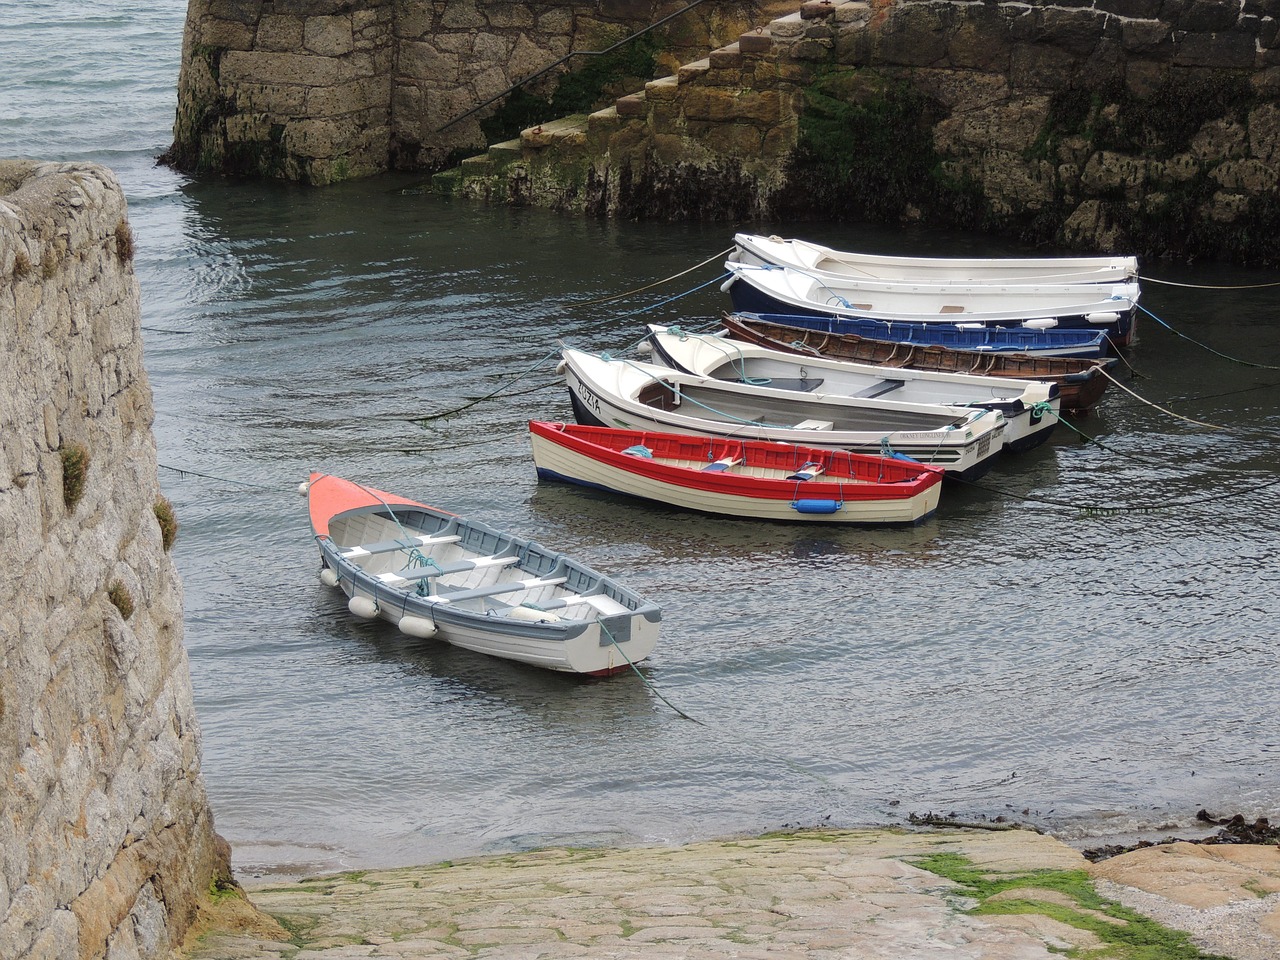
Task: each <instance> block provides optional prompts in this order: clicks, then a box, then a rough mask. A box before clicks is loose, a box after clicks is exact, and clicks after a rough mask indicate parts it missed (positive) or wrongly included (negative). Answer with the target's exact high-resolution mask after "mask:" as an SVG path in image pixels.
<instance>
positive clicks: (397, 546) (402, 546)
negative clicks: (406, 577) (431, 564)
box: [338, 534, 462, 560]
mask: <svg viewBox="0 0 1280 960" xmlns="http://www.w3.org/2000/svg"><path fill="white" fill-rule="evenodd" d="M461 539H462V538H461V537H460V536H458V535H457V534H447V535H445V536H438V537H431V536H424V537H408V538H401V539H399V540H384V541H382V542H381V543H370V544H362V545H361V546H358V547H347V548H346V549H345V550H339V551H338V552H339V553H340V554H342V556H343V557H344V558H345V559H347V560H356V559H359V558H362V557H371V556H373V555H374V554H375V553H391V552H392V551H393V550H414V549H416V548H418V547H434V546H436V545H437V544H441V543H457V542H458V541H459V540H461Z"/></svg>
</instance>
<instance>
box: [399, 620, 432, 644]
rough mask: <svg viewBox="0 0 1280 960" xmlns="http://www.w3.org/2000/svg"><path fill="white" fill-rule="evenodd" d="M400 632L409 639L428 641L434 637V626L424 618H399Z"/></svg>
mask: <svg viewBox="0 0 1280 960" xmlns="http://www.w3.org/2000/svg"><path fill="white" fill-rule="evenodd" d="M400 632H401V633H404V634H407V635H409V636H411V637H421V638H422V639H423V640H430V639H431V638H432V637H434V636H435V635H436V625H435V623H434V622H432V621H431V620H428V619H427V618H426V617H401V618H400Z"/></svg>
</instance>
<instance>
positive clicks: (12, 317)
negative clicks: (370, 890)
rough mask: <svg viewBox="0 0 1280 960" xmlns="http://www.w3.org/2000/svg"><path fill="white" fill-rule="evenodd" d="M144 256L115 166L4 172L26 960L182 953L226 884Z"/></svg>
mask: <svg viewBox="0 0 1280 960" xmlns="http://www.w3.org/2000/svg"><path fill="white" fill-rule="evenodd" d="M132 257H133V237H132V235H131V233H130V229H129V223H128V218H127V212H126V207H125V200H124V196H123V194H122V192H121V189H120V185H119V183H118V182H117V181H116V179H115V178H114V176H113V175H112V174H111V173H110V172H109V171H107V170H105V169H103V168H101V167H98V166H95V165H91V164H54V163H40V162H36V161H0V347H2V349H0V423H2V424H3V430H2V431H0V543H3V544H4V548H5V576H4V577H3V579H0V653H2V658H0V957H5V958H14V960H17V958H22V957H33V958H35V957H39V958H78V960H91V958H99V957H103V958H110V960H135V958H139V960H141V958H153V957H164V956H167V955H168V953H169V951H170V950H171V948H173V947H175V946H177V945H178V944H179V943H180V942H181V940H182V938H183V936H184V934H185V933H186V932H187V931H188V928H189V927H190V925H191V924H192V922H193V919H194V918H195V916H196V912H197V907H198V905H199V903H200V901H201V898H202V897H204V898H207V897H208V896H209V895H210V892H211V890H212V889H213V888H215V887H217V886H219V885H225V884H229V883H230V875H229V849H228V848H227V847H226V845H225V843H223V842H222V841H221V840H220V839H219V838H218V837H217V836H216V834H215V833H214V830H213V820H212V815H211V813H210V810H209V806H208V803H207V801H206V797H205V791H204V787H203V784H202V782H201V778H200V740H199V731H198V728H197V725H196V719H195V713H194V709H193V706H192V693H191V681H190V676H189V673H188V666H187V658H186V653H185V651H184V649H183V645H182V592H181V587H180V584H179V581H178V578H177V575H176V573H175V571H174V567H173V564H172V563H171V562H170V559H169V555H168V553H167V552H166V546H167V544H166V542H165V534H164V533H163V532H162V526H161V522H160V521H161V517H162V516H163V515H164V508H165V507H166V506H167V502H166V501H164V500H163V498H162V497H161V495H160V491H159V486H158V483H157V479H156V454H155V443H154V438H153V436H152V433H151V423H152V419H153V410H152V401H151V392H150V388H149V386H148V383H147V378H146V375H145V373H144V370H143V361H142V343H141V335H140V330H139V322H140V307H139V293H138V285H137V281H136V279H135V277H134V272H133V267H132V262H131V261H132ZM169 542H171V540H170V541H169Z"/></svg>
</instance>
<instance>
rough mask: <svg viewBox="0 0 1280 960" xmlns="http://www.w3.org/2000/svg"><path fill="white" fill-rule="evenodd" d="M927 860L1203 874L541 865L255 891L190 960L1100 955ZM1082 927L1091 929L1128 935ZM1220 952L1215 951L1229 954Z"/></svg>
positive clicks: (1051, 907)
mask: <svg viewBox="0 0 1280 960" xmlns="http://www.w3.org/2000/svg"><path fill="white" fill-rule="evenodd" d="M1177 846H1183V847H1191V848H1192V850H1199V849H1200V848H1196V847H1192V845H1190V844H1181V845H1177ZM1256 849H1260V850H1270V851H1272V852H1273V853H1274V851H1275V849H1276V848H1256ZM1140 852H1142V851H1140ZM940 853H946V854H956V855H959V856H961V857H964V858H965V860H966V861H967V862H968V864H969V865H970V866H971V867H972V868H974V870H975V871H976V873H975V875H977V876H982V877H984V878H989V879H991V878H994V879H999V880H1002V881H1003V880H1004V879H1005V878H1007V877H1014V878H1015V880H1016V879H1017V878H1019V877H1022V876H1023V875H1026V874H1033V873H1034V872H1035V871H1073V872H1074V873H1073V876H1076V877H1079V878H1081V879H1082V881H1083V878H1084V875H1085V873H1086V872H1087V871H1093V870H1095V869H1096V870H1097V873H1096V875H1097V876H1099V877H1102V878H1103V881H1102V882H1103V883H1105V884H1108V885H1109V888H1113V889H1114V891H1115V892H1116V893H1124V894H1129V895H1133V896H1137V895H1139V894H1143V893H1144V891H1142V890H1140V889H1138V887H1139V885H1140V884H1141V883H1142V882H1143V880H1144V878H1149V877H1151V876H1153V875H1163V876H1165V877H1174V876H1179V875H1180V874H1179V872H1178V870H1176V869H1174V864H1181V865H1183V867H1184V868H1185V869H1186V870H1195V869H1198V868H1200V867H1202V866H1203V864H1204V863H1205V862H1206V861H1205V858H1203V857H1201V856H1199V855H1194V856H1193V855H1188V854H1185V853H1181V855H1180V852H1179V851H1174V852H1172V853H1170V854H1165V856H1166V857H1167V858H1169V859H1168V862H1167V864H1165V866H1166V867H1168V869H1167V870H1165V871H1156V872H1154V873H1153V871H1152V870H1150V869H1149V868H1145V867H1142V866H1139V867H1137V868H1135V870H1134V871H1133V872H1131V873H1127V872H1125V871H1124V870H1123V869H1122V863H1123V861H1124V860H1125V857H1118V858H1114V859H1113V860H1111V861H1106V863H1108V864H1111V866H1110V867H1108V868H1106V869H1105V870H1104V869H1102V868H1101V867H1099V868H1095V867H1093V866H1092V865H1091V864H1089V863H1088V861H1087V860H1085V858H1084V857H1083V856H1082V855H1081V854H1080V853H1079V852H1077V851H1076V850H1074V849H1072V848H1070V847H1068V846H1067V845H1065V844H1063V843H1061V842H1059V841H1057V840H1054V839H1053V838H1051V837H1046V836H1041V835H1038V834H1035V833H1033V832H1030V831H1024V830H1010V831H1001V832H988V831H980V830H973V831H966V830H947V831H929V832H908V831H899V830H888V829H881V830H860V831H838V832H831V831H823V832H800V833H795V834H787V835H781V836H770V837H760V838H751V839H736V840H723V841H715V842H705V843H696V844H690V845H688V846H682V847H674V848H673V847H643V848H633V849H586V850H560V849H556V850H541V851H534V852H531V853H524V854H517V855H511V856H502V857H482V858H474V859H468V860H461V861H455V862H451V863H442V864H434V865H431V866H425V867H416V868H405V869H398V870H376V871H357V872H352V873H347V874H341V875H336V876H329V877H321V878H315V879H309V880H302V881H296V882H287V883H279V882H277V883H271V884H267V885H258V886H251V887H249V888H248V889H247V892H248V894H249V896H250V898H251V899H252V901H253V903H254V904H256V906H257V907H258V908H260V909H261V910H262V911H265V913H266V914H267V915H269V919H263V918H261V917H260V916H258V917H256V918H253V919H250V917H251V914H250V913H249V912H247V909H246V907H245V906H244V905H243V901H237V902H236V903H237V904H240V906H238V907H237V906H236V905H234V904H233V905H230V906H231V908H232V910H233V911H234V910H236V909H239V910H240V912H239V913H238V914H237V913H234V912H233V913H231V914H228V915H225V916H223V917H222V918H220V919H219V918H217V917H215V918H214V921H213V923H212V925H210V926H207V927H206V929H205V930H204V932H203V934H202V936H201V938H200V939H199V941H198V942H196V943H194V944H193V945H192V946H191V947H190V948H189V950H188V952H187V956H188V957H190V958H191V960H249V958H276V957H278V958H281V960H347V958H356V957H359V958H383V957H388V958H392V957H393V958H400V960H420V958H428V957H430V958H454V957H457V958H470V957H475V958H482V960H552V958H577V957H583V958H592V960H640V958H643V960H667V958H682V960H720V958H739V960H742V958H746V960H754V958H761V960H763V958H768V960H789V958H796V960H800V958H806V960H835V958H842V960H843V958H850V957H857V958H859V960H862V958H905V957H910V958H912V960H942V958H947V960H1050V958H1052V957H1059V956H1061V955H1062V953H1063V952H1064V951H1071V950H1076V951H1081V952H1087V951H1090V950H1098V949H1100V948H1101V947H1103V946H1104V944H1103V943H1102V941H1101V940H1099V938H1098V935H1097V934H1096V933H1094V932H1093V931H1091V930H1089V929H1084V928H1083V927H1081V926H1076V925H1073V924H1072V922H1070V917H1071V915H1070V913H1069V909H1070V908H1075V907H1077V906H1078V904H1076V902H1075V901H1074V900H1072V898H1071V897H1070V896H1068V895H1067V894H1063V893H1060V892H1058V891H1056V890H1053V889H1046V888H1041V887H1037V886H1035V885H1034V884H1032V885H1030V886H1028V887H1026V888H1023V887H1020V886H1016V885H1015V889H1012V890H1003V891H1002V892H1001V893H999V894H997V895H995V896H993V897H989V898H988V904H991V903H999V902H1000V901H1002V900H1013V901H1015V902H1014V903H1013V904H1009V905H1007V907H1008V909H1010V911H1011V912H1009V913H988V912H985V909H984V912H983V913H982V914H980V915H978V914H973V913H970V912H968V911H969V910H970V908H972V907H974V906H975V905H976V904H977V902H978V901H977V900H975V899H973V891H972V890H971V889H969V888H966V887H962V886H961V885H960V884H958V883H957V882H954V881H952V880H949V879H946V878H945V877H943V876H940V875H939V874H937V873H933V872H930V871H928V870H925V869H923V868H922V866H920V865H919V864H920V863H922V861H923V859H924V858H926V857H931V856H933V855H936V854H940ZM1126 856H1128V855H1126ZM1220 859H1221V858H1220ZM1192 861H1194V862H1192ZM1275 861H1276V863H1275V864H1274V866H1275V867H1276V868H1277V869H1275V870H1274V871H1273V872H1272V873H1271V874H1267V873H1266V869H1265V868H1266V867H1267V866H1271V865H1272V864H1271V862H1270V861H1267V860H1266V859H1265V857H1264V858H1263V859H1262V860H1260V861H1259V862H1260V863H1261V864H1262V865H1263V866H1262V869H1261V870H1259V868H1258V867H1257V866H1256V865H1248V866H1243V865H1242V862H1241V859H1240V858H1239V857H1237V858H1236V859H1233V860H1226V859H1221V862H1223V863H1227V864H1229V865H1230V866H1231V867H1232V868H1233V869H1235V870H1253V871H1254V872H1255V874H1256V875H1251V876H1250V877H1244V876H1243V875H1233V880H1232V884H1233V886H1231V888H1230V893H1229V894H1228V895H1227V899H1228V900H1229V901H1230V902H1239V901H1240V899H1241V898H1244V897H1247V898H1248V899H1249V900H1251V901H1262V900H1264V899H1266V898H1267V897H1269V896H1271V894H1269V893H1268V892H1267V890H1268V889H1269V887H1268V884H1269V883H1271V882H1272V881H1274V882H1275V883H1276V884H1277V885H1280V854H1277V855H1275ZM1214 862H1218V861H1214ZM1268 876H1269V877H1270V880H1268V879H1266V878H1267V877H1268ZM1111 878H1115V879H1111ZM1211 882H1213V883H1218V882H1219V881H1211ZM1145 895H1146V896H1147V897H1148V898H1150V899H1148V900H1147V901H1146V903H1145V908H1140V912H1142V913H1144V914H1146V915H1147V916H1152V917H1154V918H1155V919H1158V920H1160V919H1161V917H1160V916H1157V914H1159V913H1161V912H1162V911H1163V912H1164V913H1165V914H1166V915H1167V916H1169V917H1172V918H1173V919H1174V920H1181V921H1182V922H1183V924H1184V927H1183V929H1188V930H1190V929H1191V928H1193V927H1195V926H1196V924H1195V922H1194V921H1195V920H1196V916H1194V915H1195V914H1196V911H1197V909H1198V908H1196V907H1194V906H1189V905H1185V904H1175V903H1174V902H1173V901H1172V900H1170V899H1167V898H1166V897H1165V896H1163V895H1162V894H1160V893H1158V892H1157V893H1145ZM1108 896H1113V894H1108ZM1276 896H1277V897H1280V894H1277V895H1276ZM1221 899H1222V898H1221V897H1220V898H1219V899H1218V900H1217V901H1215V904H1216V906H1215V909H1220V908H1221V906H1222V904H1221V903H1220V902H1219V901H1220V900H1221ZM1028 904H1031V906H1030V907H1028ZM1037 904H1038V905H1039V911H1038V910H1037V909H1036V905H1037ZM997 909H1000V908H999V907H998V908H997ZM1063 910H1067V911H1068V913H1067V914H1065V915H1064V914H1063V913H1062V911H1063ZM1179 910H1185V911H1190V914H1185V913H1184V914H1179V913H1178V911H1179ZM1055 911H1057V912H1056V913H1055ZM1094 913H1095V914H1097V916H1098V917H1099V918H1101V920H1100V922H1101V921H1105V922H1106V923H1121V922H1123V921H1117V920H1115V919H1114V918H1111V917H1103V916H1102V915H1101V914H1100V913H1098V912H1097V911H1094ZM1049 914H1054V915H1052V916H1051V915H1049ZM1268 915H1269V914H1267V912H1266V911H1259V910H1256V909H1255V910H1254V911H1253V912H1252V913H1250V914H1248V915H1247V916H1245V915H1244V914H1241V915H1240V916H1241V924H1242V925H1240V926H1239V929H1238V931H1237V938H1236V939H1237V940H1238V942H1239V943H1240V944H1244V945H1245V947H1247V946H1248V945H1249V944H1250V943H1253V944H1262V946H1263V947H1267V948H1268V949H1272V951H1273V952H1272V953H1256V954H1255V953H1247V952H1238V953H1230V952H1225V951H1223V952H1222V955H1224V956H1230V957H1236V958H1238V960H1260V958H1261V960H1275V958H1276V957H1280V941H1276V940H1270V937H1269V934H1268V933H1267V932H1266V930H1265V929H1264V927H1263V925H1262V920H1263V919H1264V918H1265V917H1266V916H1268ZM1064 916H1065V917H1066V919H1064ZM277 922H278V926H277V925H276V924H277ZM1161 922H1166V923H1168V922H1169V921H1167V920H1161ZM1171 925H1173V926H1175V927H1176V926H1177V924H1176V923H1173V924H1171ZM1221 925H1222V918H1218V919H1217V921H1216V926H1219V927H1220V926H1221ZM1201 932H1203V931H1201ZM1219 939H1220V943H1219V944H1218V946H1217V949H1219V950H1221V949H1222V947H1223V946H1224V945H1225V946H1226V947H1227V948H1232V943H1229V942H1227V941H1226V940H1222V939H1221V938H1219ZM1268 943H1269V945H1268ZM1241 949H1242V950H1243V949H1244V947H1241ZM1116 956H1128V954H1116ZM1152 956H1155V954H1152Z"/></svg>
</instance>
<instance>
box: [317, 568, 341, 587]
mask: <svg viewBox="0 0 1280 960" xmlns="http://www.w3.org/2000/svg"><path fill="white" fill-rule="evenodd" d="M320 582H321V583H323V584H324V585H325V586H326V587H336V586H337V585H338V571H337V570H335V569H333V567H321V568H320Z"/></svg>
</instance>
